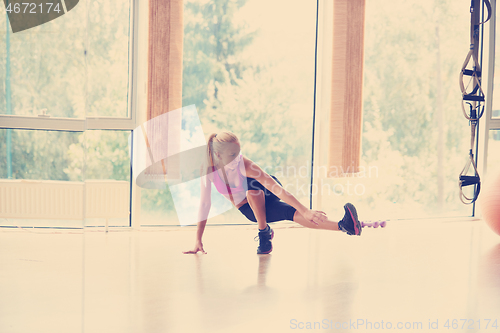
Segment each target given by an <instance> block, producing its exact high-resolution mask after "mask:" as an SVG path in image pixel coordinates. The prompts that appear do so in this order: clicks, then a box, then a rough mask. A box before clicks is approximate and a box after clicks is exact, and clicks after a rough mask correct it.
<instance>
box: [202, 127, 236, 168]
mask: <svg viewBox="0 0 500 333" xmlns="http://www.w3.org/2000/svg"><path fill="white" fill-rule="evenodd" d="M228 144H237V145H238V146H239V147H240V149H241V146H240V140H239V139H238V137H237V136H236V134H234V133H232V132H228V131H226V132H221V133H218V134H217V133H212V134H210V136H209V137H208V145H207V146H208V147H207V155H208V167H210V169H211V168H212V167H214V166H215V163H214V153H219V154H220V153H222V152H223V151H224V150H225V149H226V148H227V146H228Z"/></svg>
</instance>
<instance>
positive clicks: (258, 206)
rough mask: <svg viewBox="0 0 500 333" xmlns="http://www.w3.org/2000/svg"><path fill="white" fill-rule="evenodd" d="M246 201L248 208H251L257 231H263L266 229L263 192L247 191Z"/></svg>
mask: <svg viewBox="0 0 500 333" xmlns="http://www.w3.org/2000/svg"><path fill="white" fill-rule="evenodd" d="M247 200H248V204H249V205H250V208H252V210H253V213H254V215H255V218H256V219H257V224H258V225H259V229H260V230H263V229H265V228H266V227H267V219H266V198H265V195H264V192H263V191H260V190H249V191H247Z"/></svg>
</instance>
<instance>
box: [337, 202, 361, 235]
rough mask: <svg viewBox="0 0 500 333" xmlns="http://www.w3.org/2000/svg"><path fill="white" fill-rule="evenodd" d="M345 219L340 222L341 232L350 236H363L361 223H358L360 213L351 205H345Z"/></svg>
mask: <svg viewBox="0 0 500 333" xmlns="http://www.w3.org/2000/svg"><path fill="white" fill-rule="evenodd" d="M344 210H345V214H344V218H342V220H340V221H339V228H340V230H342V231H344V232H346V233H347V234H348V235H358V236H359V235H361V230H362V228H361V223H359V221H358V213H357V212H356V208H354V205H353V204H351V203H346V204H345V205H344Z"/></svg>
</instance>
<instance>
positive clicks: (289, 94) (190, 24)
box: [141, 0, 316, 225]
mask: <svg viewBox="0 0 500 333" xmlns="http://www.w3.org/2000/svg"><path fill="white" fill-rule="evenodd" d="M315 29H316V2H314V1H303V2H295V3H294V4H293V5H290V2H289V1H281V0H279V1H271V2H269V1H263V0H244V1H236V2H235V1H229V0H213V1H199V0H186V1H185V2H184V55H183V92H182V93H183V106H184V107H187V106H189V105H192V104H194V105H195V107H196V109H197V113H198V117H199V121H200V123H201V129H200V130H202V131H203V132H204V133H203V134H204V135H205V136H206V137H208V135H209V134H211V133H218V132H221V131H226V130H227V131H231V132H233V133H235V134H236V135H237V136H238V137H239V139H240V141H241V145H242V153H243V154H244V155H245V156H247V157H248V158H250V159H251V160H253V161H254V162H256V163H257V164H259V165H260V166H261V167H262V168H264V169H265V170H266V171H267V172H268V173H270V174H273V175H275V176H276V177H278V179H279V180H280V181H281V182H282V183H283V185H284V186H287V189H288V190H289V191H290V192H291V193H293V194H294V195H296V196H297V198H298V199H299V200H301V202H303V203H304V204H306V205H307V203H308V201H309V194H308V188H309V186H308V184H309V182H310V167H309V165H310V163H311V151H312V140H311V136H312V115H313V99H314V62H315V58H314V56H315V53H314V52H315V49H314V47H315V36H316V32H315ZM287 170H288V171H287ZM299 171H300V174H301V176H299ZM213 191H215V189H213ZM174 204H175V203H174V200H173V199H172V194H171V193H170V191H169V189H168V188H167V189H143V190H142V205H141V206H142V215H141V221H142V223H143V224H144V225H170V224H178V223H179V221H178V220H177V213H176V211H175V205H174ZM209 223H230V224H232V223H234V224H240V223H248V221H247V220H246V219H245V217H244V216H243V215H242V214H241V213H239V212H238V211H237V210H235V209H234V210H230V211H228V212H227V213H224V214H222V215H219V216H217V217H214V218H212V219H210V220H209Z"/></svg>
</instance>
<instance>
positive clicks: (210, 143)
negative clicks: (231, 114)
mask: <svg viewBox="0 0 500 333" xmlns="http://www.w3.org/2000/svg"><path fill="white" fill-rule="evenodd" d="M216 136H217V133H212V134H210V136H209V137H208V144H207V167H208V168H210V171H208V170H207V172H212V170H213V167H214V166H215V163H214V155H213V154H214V149H213V148H214V147H213V146H214V144H213V143H214V138H215V137H216Z"/></svg>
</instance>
